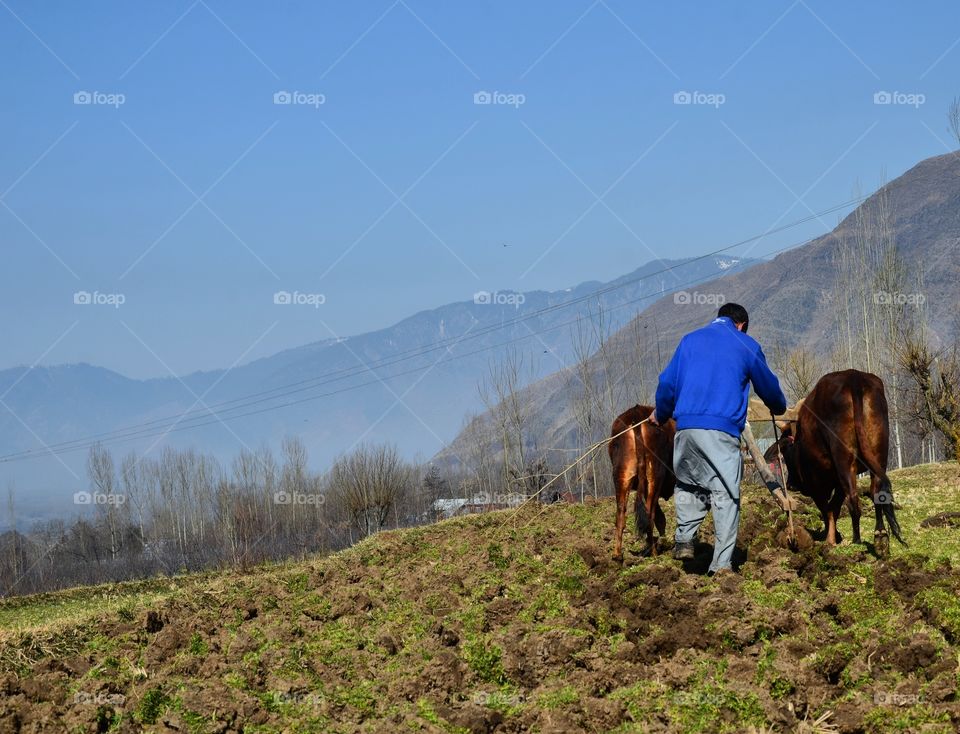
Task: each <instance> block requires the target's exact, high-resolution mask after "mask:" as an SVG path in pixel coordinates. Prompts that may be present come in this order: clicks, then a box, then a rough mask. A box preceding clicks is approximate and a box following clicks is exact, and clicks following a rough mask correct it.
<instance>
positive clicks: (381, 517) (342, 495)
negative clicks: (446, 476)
mask: <svg viewBox="0 0 960 734" xmlns="http://www.w3.org/2000/svg"><path fill="white" fill-rule="evenodd" d="M411 480H412V470H411V467H410V466H409V465H408V464H407V463H406V462H404V461H403V460H402V459H401V458H400V455H399V454H398V453H397V450H396V448H394V447H392V446H361V447H359V448H357V449H356V450H354V451H353V452H352V453H350V454H347V455H346V456H342V457H341V458H339V459H337V461H336V462H334V465H333V467H332V468H331V469H330V474H329V483H330V492H331V493H332V494H333V496H334V497H335V499H336V500H337V502H338V503H339V504H340V505H341V506H342V507H343V508H344V509H345V511H346V512H347V513H348V515H349V518H350V522H351V524H352V527H353V528H355V529H356V530H357V531H358V532H359V533H360V536H361V537H367V536H368V535H371V534H372V533H375V532H377V531H379V530H382V529H383V528H384V527H386V524H387V519H388V518H389V517H390V512H391V510H392V509H393V507H394V505H395V504H397V503H399V502H401V501H402V499H403V498H404V497H405V496H407V494H408V493H409V492H410V489H411V484H412V481H411Z"/></svg>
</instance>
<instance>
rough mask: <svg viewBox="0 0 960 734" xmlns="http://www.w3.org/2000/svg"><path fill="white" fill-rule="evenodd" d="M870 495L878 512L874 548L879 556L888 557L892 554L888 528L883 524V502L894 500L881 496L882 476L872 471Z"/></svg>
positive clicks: (874, 532)
mask: <svg viewBox="0 0 960 734" xmlns="http://www.w3.org/2000/svg"><path fill="white" fill-rule="evenodd" d="M870 496H871V497H873V508H874V511H875V512H876V514H877V524H876V527H875V528H874V530H873V549H874V551H875V552H876V554H877V557H879V558H886V557H887V556H888V555H890V536H889V535H888V534H887V528H886V527H885V526H884V524H883V504H882V503H883V502H884V501H891V502H892V501H893V499H892V498H887V497H881V496H880V477H878V476H876V475H875V474H873V473H872V472H871V474H870Z"/></svg>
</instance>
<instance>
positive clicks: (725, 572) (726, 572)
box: [707, 568, 736, 581]
mask: <svg viewBox="0 0 960 734" xmlns="http://www.w3.org/2000/svg"><path fill="white" fill-rule="evenodd" d="M735 575H736V574H735V573H734V570H733V569H732V568H718V569H717V570H716V571H707V576H709V577H711V578H714V579H717V580H718V581H721V580H723V579H725V578H729V577H731V576H735Z"/></svg>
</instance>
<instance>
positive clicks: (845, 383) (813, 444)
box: [765, 370, 904, 555]
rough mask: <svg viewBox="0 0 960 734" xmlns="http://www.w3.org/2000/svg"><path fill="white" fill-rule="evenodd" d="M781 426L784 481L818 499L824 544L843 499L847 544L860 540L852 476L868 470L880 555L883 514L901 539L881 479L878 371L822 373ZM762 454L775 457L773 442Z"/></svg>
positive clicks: (883, 417) (882, 417)
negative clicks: (847, 521) (790, 418)
mask: <svg viewBox="0 0 960 734" xmlns="http://www.w3.org/2000/svg"><path fill="white" fill-rule="evenodd" d="M780 426H781V429H782V431H783V435H782V436H781V438H780V448H781V450H782V452H783V458H784V462H785V463H786V465H787V481H788V482H789V485H790V487H791V488H792V489H796V490H797V491H799V492H800V493H801V494H804V495H806V496H807V497H810V498H811V499H813V501H814V502H815V503H816V505H817V507H818V508H819V510H820V514H821V515H822V516H823V524H824V526H825V527H826V531H827V543H828V544H829V545H836V543H837V518H838V516H839V515H840V510H841V509H842V507H843V504H844V502H846V504H847V507H849V508H850V517H851V519H852V520H853V542H854V543H860V542H861V541H860V496H859V492H858V490H857V474H859V473H861V472H867V471H868V472H870V494H871V497H872V498H873V504H874V508H875V510H876V516H877V524H876V529H875V531H874V546H875V548H876V551H877V554H878V555H886V553H887V552H888V550H889V548H890V541H889V538H888V537H887V531H886V529H885V528H884V524H883V521H884V519H886V520H887V522H888V523H889V524H890V530H891V531H892V532H893V535H894V537H895V538H896V539H897V540H898V541H900V542H901V543H903V542H904V541H903V538H902V537H901V536H900V524H899V523H898V522H897V517H896V515H895V514H894V509H893V490H892V488H891V485H890V480H889V479H888V478H887V452H888V450H889V442H890V421H889V417H888V414H887V398H886V395H885V394H884V391H883V381H882V380H881V379H880V378H879V377H877V376H876V375H873V374H870V373H869V372H860V371H859V370H844V371H842V372H831V373H829V374H826V375H824V376H823V377H821V378H820V380H819V382H817V384H816V385H815V386H814V388H813V390H812V391H811V392H810V394H809V395H808V396H807V397H806V398H805V399H804V400H803V403H802V405H801V406H800V410H799V412H798V414H797V420H796V421H795V422H793V423H786V424H780ZM765 458H766V459H767V460H768V461H776V458H777V447H776V445H774V446H771V447H770V448H769V449H768V450H767V452H766V454H765Z"/></svg>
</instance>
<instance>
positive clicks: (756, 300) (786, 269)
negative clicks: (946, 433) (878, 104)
mask: <svg viewBox="0 0 960 734" xmlns="http://www.w3.org/2000/svg"><path fill="white" fill-rule="evenodd" d="M880 191H882V192H883V193H884V194H885V195H886V199H887V202H888V207H889V211H890V212H891V214H892V220H893V222H892V225H893V233H894V236H895V241H896V245H897V249H898V251H899V253H900V255H901V256H902V258H903V260H904V261H905V263H906V265H907V267H908V268H909V269H910V270H911V271H912V277H916V276H917V275H922V283H921V284H919V285H917V286H913V287H911V288H910V291H911V292H909V293H904V294H902V295H903V296H905V297H920V298H922V300H923V302H924V304H925V307H926V309H927V312H928V318H929V324H930V326H931V328H932V331H933V337H934V339H935V340H939V341H940V342H943V343H949V342H952V341H954V340H955V339H957V338H958V337H960V331H958V324H960V317H958V312H957V306H958V304H960V154H949V155H942V156H937V157H935V158H929V159H927V160H925V161H922V162H921V163H919V164H918V165H916V166H914V167H913V168H911V169H910V170H909V171H907V172H906V173H904V174H903V175H902V176H900V177H899V178H897V179H895V180H893V181H891V182H890V183H889V184H887V185H886V186H884V187H883V188H882V189H881V190H880ZM880 191H878V192H877V193H875V194H873V195H872V196H871V197H870V198H868V199H867V200H866V201H865V202H863V204H861V205H860V208H859V209H860V211H859V212H857V211H855V212H853V213H851V214H850V215H848V216H847V217H846V218H845V219H844V220H843V221H842V222H841V223H840V224H839V225H838V226H837V227H836V228H835V229H834V230H833V231H832V232H830V233H828V234H826V235H824V236H822V237H819V238H817V239H814V240H811V241H810V242H809V243H807V244H805V245H803V246H801V247H798V248H795V249H793V250H790V251H788V252H785V253H783V254H781V255H779V256H777V257H776V258H774V259H773V260H770V261H767V262H763V263H760V264H757V265H754V266H753V267H750V268H747V269H744V270H742V271H741V272H738V273H735V274H732V275H730V276H729V277H726V278H724V279H723V280H722V281H716V282H708V283H703V284H701V285H700V286H699V287H698V291H699V292H701V293H702V294H705V295H721V296H722V297H723V299H725V300H726V301H735V302H738V303H741V304H743V305H744V306H745V307H746V308H747V310H748V311H749V313H750V333H751V335H753V336H755V337H756V338H757V339H758V340H759V341H760V343H761V344H762V345H764V347H765V349H766V351H767V353H768V354H770V353H771V352H772V350H773V348H774V346H775V345H780V346H783V347H786V348H792V347H795V346H797V345H804V346H806V347H808V348H810V349H812V350H814V351H816V352H818V353H820V354H821V355H827V354H829V353H830V352H831V351H832V350H833V348H834V343H835V341H836V329H835V309H836V306H835V300H834V298H833V296H834V294H835V293H837V292H838V291H837V289H842V288H844V287H847V286H846V285H845V284H844V283H842V282H839V281H838V268H837V260H838V257H837V255H838V247H839V245H840V243H842V242H843V241H844V238H852V237H853V236H854V223H855V221H856V217H857V215H858V213H860V214H864V215H865V216H867V217H868V218H869V217H870V216H871V215H872V214H874V213H875V212H876V211H877V207H879V206H880V201H881V198H882V197H881V196H880ZM847 241H849V240H847ZM914 291H915V292H914ZM677 300H678V299H675V298H673V297H663V298H660V299H657V300H656V302H654V303H652V304H651V305H650V306H649V307H648V308H646V309H645V310H644V311H643V312H642V313H641V314H639V315H638V316H637V319H638V321H639V322H640V323H642V324H643V325H645V326H649V325H651V324H653V325H655V326H656V328H655V331H656V333H657V335H658V337H659V339H658V342H659V343H658V347H659V348H658V349H654V350H652V351H651V355H652V356H651V358H650V359H651V366H650V369H651V370H652V371H653V372H654V373H655V372H658V371H659V370H660V369H661V368H662V366H663V362H665V361H666V360H667V359H669V358H670V356H671V355H672V353H673V350H674V348H675V347H676V344H677V342H678V341H679V340H680V337H681V336H683V334H684V333H686V332H687V331H690V330H692V329H694V328H697V327H698V326H701V325H703V324H706V323H707V322H708V321H709V320H710V319H711V318H713V317H714V316H715V314H716V309H717V306H716V304H715V303H714V302H709V303H708V302H702V301H701V302H697V299H695V298H694V299H690V302H684V301H683V300H682V299H680V300H681V302H679V303H678V302H677ZM635 326H636V324H635V323H631V324H627V325H625V326H624V328H622V329H621V330H620V331H619V332H618V333H616V334H614V335H612V336H611V337H610V339H609V340H608V342H607V346H608V347H609V348H610V350H612V351H613V352H616V351H617V350H618V348H619V347H620V346H622V345H623V344H624V343H625V342H626V341H627V340H629V339H633V338H635V333H636V330H635V328H634V327H635ZM652 331H654V330H652V329H649V328H648V329H647V331H646V332H645V333H650V332H652ZM657 354H659V355H660V356H659V357H657V356H656V355H657ZM589 369H590V370H591V371H592V372H593V373H595V374H596V373H598V372H599V371H601V370H602V369H603V364H602V363H601V360H600V359H599V358H597V357H594V358H593V359H592V360H591V363H590V368H589ZM651 392H652V387H651ZM571 394H572V391H571V375H570V374H569V373H568V372H563V371H558V372H556V373H554V374H552V375H549V376H547V377H545V378H544V379H542V380H540V381H538V382H536V383H533V384H531V385H530V386H529V387H528V388H527V389H526V390H524V391H523V394H522V400H523V403H524V404H525V405H527V406H529V409H530V412H531V414H532V416H533V422H532V426H531V431H530V434H531V436H533V437H534V438H535V439H536V442H537V447H539V448H543V447H554V448H560V447H569V446H573V445H575V442H574V430H575V426H574V415H573V412H572V406H571V401H570V397H571ZM651 399H652V394H644V395H636V396H635V397H631V401H630V402H628V403H627V404H625V405H624V406H623V407H624V409H626V408H627V407H629V406H630V405H632V404H633V403H634V402H649V401H650V400H651ZM613 417H614V416H613V415H611V416H609V419H610V421H611V422H612V420H613ZM480 419H481V420H483V419H484V417H483V416H481V418H480ZM465 451H466V448H465V437H464V435H462V434H461V436H458V438H457V440H455V441H454V442H453V443H452V444H451V446H450V447H449V448H448V449H447V450H445V451H443V452H441V453H440V454H439V456H438V460H439V461H441V462H442V463H451V462H454V461H455V457H456V456H457V455H464V452H465Z"/></svg>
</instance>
